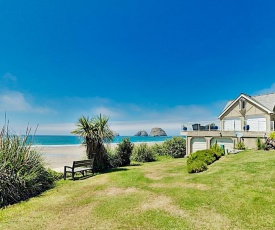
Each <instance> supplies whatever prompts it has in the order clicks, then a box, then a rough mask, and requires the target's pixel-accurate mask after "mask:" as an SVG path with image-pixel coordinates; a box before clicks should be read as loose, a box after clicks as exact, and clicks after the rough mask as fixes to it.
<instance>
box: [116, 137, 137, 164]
mask: <svg viewBox="0 0 275 230" xmlns="http://www.w3.org/2000/svg"><path fill="white" fill-rule="evenodd" d="M133 148H134V145H133V144H132V143H131V142H130V138H123V139H122V142H121V143H119V144H118V146H117V148H116V154H117V156H118V158H119V160H120V162H121V165H120V166H127V165H130V163H131V160H130V157H131V155H132V151H133Z"/></svg>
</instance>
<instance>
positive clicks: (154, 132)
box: [150, 128, 167, 137]
mask: <svg viewBox="0 0 275 230" xmlns="http://www.w3.org/2000/svg"><path fill="white" fill-rule="evenodd" d="M150 136H151V137H160V136H167V134H166V132H165V131H164V130H163V129H162V128H152V130H151V133H150Z"/></svg>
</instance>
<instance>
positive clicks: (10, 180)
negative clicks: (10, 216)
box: [0, 126, 59, 207]
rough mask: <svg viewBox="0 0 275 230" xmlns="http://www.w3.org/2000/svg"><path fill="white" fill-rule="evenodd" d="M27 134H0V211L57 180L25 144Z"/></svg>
mask: <svg viewBox="0 0 275 230" xmlns="http://www.w3.org/2000/svg"><path fill="white" fill-rule="evenodd" d="M29 133H30V130H28V129H27V131H26V135H24V136H18V135H12V134H10V133H9V129H8V127H7V126H4V127H3V128H2V131H1V132H0V207H4V206H6V205H9V204H14V203H17V202H19V201H22V200H26V199H28V198H30V197H33V196H36V195H38V194H40V193H41V192H43V191H45V190H47V189H49V188H51V187H53V184H54V181H55V180H57V179H58V178H59V176H58V175H57V174H56V173H54V172H53V171H52V170H47V169H46V168H45V167H44V161H43V158H42V156H41V155H40V153H39V152H38V151H36V150H35V149H34V148H32V144H31V143H29V142H28V137H29Z"/></svg>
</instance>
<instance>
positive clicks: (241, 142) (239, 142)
mask: <svg viewBox="0 0 275 230" xmlns="http://www.w3.org/2000/svg"><path fill="white" fill-rule="evenodd" d="M235 148H236V149H239V150H245V144H244V142H243V141H238V142H237V144H236V146H235Z"/></svg>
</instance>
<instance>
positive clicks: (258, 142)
mask: <svg viewBox="0 0 275 230" xmlns="http://www.w3.org/2000/svg"><path fill="white" fill-rule="evenodd" d="M256 146H257V149H258V150H264V149H265V147H266V144H265V143H264V142H263V141H262V140H261V138H260V137H257V140H256Z"/></svg>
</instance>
